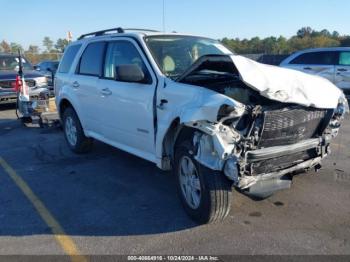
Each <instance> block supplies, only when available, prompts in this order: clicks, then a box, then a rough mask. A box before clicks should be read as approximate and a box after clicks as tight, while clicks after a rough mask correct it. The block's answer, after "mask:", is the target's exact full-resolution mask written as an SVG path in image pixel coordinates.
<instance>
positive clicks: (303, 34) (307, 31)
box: [297, 26, 313, 38]
mask: <svg viewBox="0 0 350 262" xmlns="http://www.w3.org/2000/svg"><path fill="white" fill-rule="evenodd" d="M312 32H313V30H312V28H311V27H309V26H306V27H303V28H301V29H299V30H298V32H297V36H298V37H300V38H303V37H306V36H310V35H311V34H312Z"/></svg>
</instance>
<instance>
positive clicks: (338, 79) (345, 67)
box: [335, 51, 350, 95]
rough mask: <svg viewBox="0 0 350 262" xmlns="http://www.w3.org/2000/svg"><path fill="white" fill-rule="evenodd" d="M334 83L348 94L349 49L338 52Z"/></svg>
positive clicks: (349, 73)
mask: <svg viewBox="0 0 350 262" xmlns="http://www.w3.org/2000/svg"><path fill="white" fill-rule="evenodd" d="M335 71H336V75H335V84H336V85H337V86H338V87H339V88H342V89H344V92H345V93H346V94H347V95H350V51H341V52H339V58H338V63H337V65H336V70H335Z"/></svg>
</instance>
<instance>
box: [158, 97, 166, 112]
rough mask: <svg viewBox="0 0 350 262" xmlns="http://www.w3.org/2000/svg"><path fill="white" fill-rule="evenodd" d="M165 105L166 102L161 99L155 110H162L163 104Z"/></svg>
mask: <svg viewBox="0 0 350 262" xmlns="http://www.w3.org/2000/svg"><path fill="white" fill-rule="evenodd" d="M167 103H168V100H166V99H161V100H160V103H159V105H157V108H158V109H160V110H163V109H164V104H167Z"/></svg>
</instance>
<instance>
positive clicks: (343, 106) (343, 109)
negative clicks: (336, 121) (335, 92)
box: [334, 93, 349, 117]
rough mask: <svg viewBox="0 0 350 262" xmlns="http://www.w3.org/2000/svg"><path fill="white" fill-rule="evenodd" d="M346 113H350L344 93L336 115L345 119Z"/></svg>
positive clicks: (335, 112)
mask: <svg viewBox="0 0 350 262" xmlns="http://www.w3.org/2000/svg"><path fill="white" fill-rule="evenodd" d="M346 113H349V103H348V100H347V99H346V97H345V95H344V93H343V94H342V96H341V97H340V98H339V101H338V106H337V108H336V109H335V111H334V115H337V116H340V117H344V115H345V114H346Z"/></svg>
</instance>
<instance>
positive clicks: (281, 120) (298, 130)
mask: <svg viewBox="0 0 350 262" xmlns="http://www.w3.org/2000/svg"><path fill="white" fill-rule="evenodd" d="M326 114H327V110H321V109H315V108H306V107H301V106H294V107H288V108H283V109H278V110H271V111H264V113H263V128H262V132H261V135H260V140H259V142H258V147H260V148H261V147H271V146H279V145H290V144H294V143H297V142H300V141H302V140H305V139H309V138H312V137H314V136H315V135H316V134H317V133H318V131H319V127H320V125H321V123H322V121H323V120H324V119H325V116H326Z"/></svg>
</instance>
